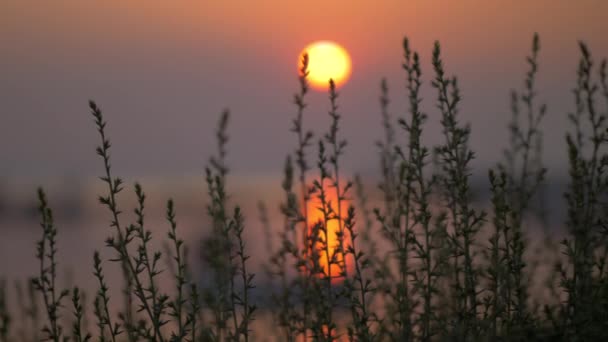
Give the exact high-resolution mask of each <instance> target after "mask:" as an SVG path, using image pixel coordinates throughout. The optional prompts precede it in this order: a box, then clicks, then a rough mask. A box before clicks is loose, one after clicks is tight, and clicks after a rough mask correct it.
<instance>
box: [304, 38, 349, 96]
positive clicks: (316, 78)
mask: <svg viewBox="0 0 608 342" xmlns="http://www.w3.org/2000/svg"><path fill="white" fill-rule="evenodd" d="M305 53H307V54H308V72H309V74H308V81H309V82H310V85H312V86H313V87H314V88H315V89H318V90H327V88H328V87H329V80H330V79H333V80H334V82H335V83H336V86H337V87H340V86H341V85H343V84H345V83H346V81H348V78H349V77H350V73H351V69H352V63H351V61H350V56H349V55H348V52H347V51H346V49H344V48H343V47H342V46H340V45H338V44H336V43H334V42H331V41H317V42H314V43H311V44H309V45H308V46H307V47H305V48H304V50H302V52H301V53H300V56H299V57H298V71H299V70H301V68H302V57H303V55H304V54H305Z"/></svg>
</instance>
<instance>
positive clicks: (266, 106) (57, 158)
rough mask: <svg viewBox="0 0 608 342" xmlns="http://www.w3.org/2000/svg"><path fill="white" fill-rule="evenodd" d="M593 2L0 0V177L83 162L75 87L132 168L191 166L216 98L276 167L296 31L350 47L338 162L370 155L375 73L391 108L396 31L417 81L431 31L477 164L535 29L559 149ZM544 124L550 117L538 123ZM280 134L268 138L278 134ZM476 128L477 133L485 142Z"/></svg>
mask: <svg viewBox="0 0 608 342" xmlns="http://www.w3.org/2000/svg"><path fill="white" fill-rule="evenodd" d="M606 13H608V2H606V1H601V0H597V1H577V2H574V1H378V2H370V1H327V0H323V1H317V0H314V1H279V0H276V1H270V0H267V1H200V0H192V1H186V0H180V1H167V0H146V1H143V0H141V1H137V0H129V1H118V0H110V1H99V0H98V1H78V0H72V1H67V0H61V1H60V0H54V1H39V0H4V1H2V2H1V3H0V23H2V24H1V25H0V49H1V51H2V57H1V58H0V75H2V76H1V77H0V112H1V116H0V118H1V119H0V156H2V159H3V163H2V166H0V177H2V176H5V177H6V176H8V177H12V176H19V175H21V176H23V175H30V176H33V177H39V176H41V175H47V176H48V175H56V176H61V175H65V174H74V175H94V174H96V172H97V171H98V167H99V165H98V163H97V160H96V159H95V155H94V150H93V149H94V146H95V144H96V141H97V140H96V139H97V137H96V136H95V131H94V127H93V125H92V122H91V119H90V117H89V116H88V112H87V107H86V101H87V100H88V99H89V98H93V99H96V100H97V101H98V102H99V104H100V105H101V106H102V108H103V109H105V110H106V116H107V118H108V120H109V121H110V134H111V136H112V138H113V141H114V145H115V146H116V150H115V151H114V155H115V157H116V161H115V164H116V165H119V167H120V170H122V171H123V172H126V173H129V174H132V175H149V174H159V175H182V174H197V173H199V172H200V171H201V169H202V165H203V164H204V162H205V161H206V158H207V156H208V155H209V153H210V152H211V148H212V139H213V137H212V132H213V129H214V125H215V121H216V118H217V115H218V113H219V112H220V111H221V110H222V109H223V108H224V107H229V108H231V110H232V111H233V119H234V120H233V121H232V126H231V132H232V134H231V135H232V137H233V138H234V139H233V141H232V142H231V148H230V151H231V153H232V154H231V157H230V158H231V163H232V165H233V166H234V167H233V170H234V171H235V172H237V173H253V174H268V173H279V172H280V169H281V165H282V161H283V159H284V156H285V154H286V153H288V152H289V151H291V150H292V148H293V146H294V144H295V141H294V140H293V137H292V136H291V135H290V133H289V132H288V128H289V125H290V121H291V118H292V117H293V115H294V113H295V109H294V108H293V106H292V105H291V104H290V102H291V97H292V95H293V93H294V92H295V91H296V88H297V79H296V70H295V60H296V58H297V55H298V53H299V51H300V50H301V49H302V48H303V47H304V46H305V45H306V44H308V43H309V42H311V41H314V40H319V39H330V40H334V41H337V42H339V43H341V44H342V45H343V46H345V47H346V48H347V49H348V50H349V51H350V54H351V56H352V58H353V74H352V78H351V80H350V82H349V84H347V85H346V86H345V87H344V88H343V89H342V90H341V92H342V97H341V98H340V101H341V102H340V103H341V109H342V114H343V117H344V121H343V129H344V130H343V132H344V134H345V136H346V137H347V138H348V139H349V140H350V143H351V148H350V150H349V151H348V152H347V156H346V160H345V161H346V163H347V165H349V169H351V170H352V172H355V171H361V172H372V171H375V170H376V165H377V161H376V156H375V155H374V154H373V152H374V146H373V142H374V141H375V140H376V139H377V138H378V137H379V136H380V132H381V131H380V128H381V124H380V119H379V114H378V112H379V111H378V104H377V102H378V101H377V97H378V83H379V80H380V79H381V77H387V79H388V81H389V85H390V86H391V94H392V97H393V107H392V112H393V114H395V115H403V114H404V113H405V108H406V107H405V96H404V89H403V83H404V75H403V72H402V70H401V69H400V62H401V58H402V51H401V45H400V44H401V40H402V38H403V36H404V35H408V36H409V37H410V39H411V41H412V43H413V47H414V49H417V50H419V51H420V53H421V56H422V58H423V61H424V63H423V76H424V79H425V80H427V81H428V80H429V79H430V78H431V76H432V74H431V70H430V61H429V58H430V52H431V49H432V44H433V41H434V40H435V39H439V40H440V41H441V43H442V46H443V50H444V60H445V63H446V67H447V70H448V72H449V73H454V74H457V75H458V77H459V79H460V81H461V85H462V88H463V89H462V90H463V96H464V100H463V104H462V105H463V107H462V117H463V119H464V120H467V121H470V122H471V124H472V125H473V136H472V143H473V148H474V149H475V150H476V151H477V152H478V156H479V163H481V164H483V165H492V164H493V163H494V162H496V161H498V159H499V158H500V155H499V153H500V150H501V148H502V146H503V145H504V143H506V141H507V130H506V128H505V126H506V123H507V121H508V119H509V107H508V92H509V90H510V89H511V88H521V85H522V84H523V77H524V73H525V71H526V69H525V67H526V66H525V62H524V58H525V56H526V54H527V53H528V51H529V48H530V42H531V38H532V34H533V33H534V32H539V33H540V36H541V44H542V50H541V55H540V68H541V69H540V74H539V86H540V87H541V89H540V91H541V93H540V98H541V99H543V100H545V101H546V102H547V103H548V106H549V114H548V115H550V117H549V119H548V121H547V122H546V126H545V128H546V135H547V139H548V146H558V148H555V149H550V150H548V151H547V160H548V161H549V162H550V163H552V164H561V163H562V161H565V151H564V149H563V148H562V146H563V136H564V132H565V127H566V126H565V122H566V120H565V117H566V113H567V112H568V111H569V110H571V109H572V108H573V105H572V97H571V95H570V89H571V88H572V87H573V85H574V83H573V80H574V77H575V69H576V65H577V59H578V51H577V40H578V39H584V40H585V41H586V42H587V43H588V44H589V46H590V47H591V50H592V52H593V54H594V56H595V57H596V58H595V59H596V60H599V59H600V57H601V56H608V36H606V32H608V21H606V20H605V19H606V17H605V14H606ZM423 96H424V98H425V100H426V102H425V103H424V111H425V112H427V114H429V116H430V121H429V124H428V131H427V135H426V137H427V142H428V143H429V144H433V143H436V142H438V141H439V140H438V139H439V134H438V133H439V127H438V117H437V113H436V110H435V106H434V104H433V102H432V101H433V100H434V98H435V94H434V92H433V91H432V90H431V89H430V88H429V87H425V89H424V94H423ZM325 97H326V96H325V94H322V93H314V94H312V95H311V96H310V98H309V102H310V103H311V105H310V107H309V112H308V113H307V118H306V123H307V125H308V126H309V127H310V128H312V129H315V131H316V132H317V133H319V135H320V133H321V132H323V131H325V130H326V128H325V127H326V124H327V122H328V119H327V117H326V109H327V101H326V99H325ZM549 127H551V128H550V129H549ZM278 142H280V143H278ZM488 142H490V143H488Z"/></svg>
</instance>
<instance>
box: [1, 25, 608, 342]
mask: <svg viewBox="0 0 608 342" xmlns="http://www.w3.org/2000/svg"><path fill="white" fill-rule="evenodd" d="M579 46H580V52H581V57H580V61H579V64H578V72H577V75H578V78H577V83H576V84H575V86H574V89H573V94H574V112H572V113H569V114H568V118H569V119H570V123H571V125H570V131H568V132H567V133H566V135H565V137H566V142H567V146H568V149H567V151H565V152H566V155H567V158H568V165H569V186H568V189H567V191H566V193H565V194H564V199H565V201H566V204H567V208H568V211H567V221H566V226H567V229H568V232H567V235H566V237H565V238H564V239H563V241H561V244H559V245H558V243H557V242H555V241H553V240H552V239H551V237H550V236H547V238H546V239H545V245H544V249H541V250H537V251H535V250H533V249H532V248H531V246H530V244H529V242H528V237H527V236H528V232H529V229H530V226H531V222H532V219H533V218H534V217H537V218H540V221H541V222H544V220H546V217H547V215H550V214H552V215H554V214H555V213H548V212H546V209H545V207H544V193H543V187H544V178H545V175H546V172H547V169H546V168H545V167H544V164H543V161H542V160H543V159H542V152H543V133H542V128H543V122H544V121H543V119H544V117H545V115H546V114H547V113H548V112H549V111H548V109H547V108H548V107H547V106H546V105H545V104H543V103H539V100H538V98H539V92H540V91H539V90H538V89H537V88H536V77H537V76H538V72H539V65H540V51H541V45H540V39H539V37H538V36H537V35H535V36H534V37H533V40H532V47H531V52H530V55H529V56H528V57H527V59H526V61H527V64H528V70H527V72H526V73H525V77H524V86H523V88H522V89H521V90H520V91H513V92H512V94H511V99H512V105H511V112H512V120H511V123H510V124H509V127H508V130H509V135H510V139H509V142H508V144H507V148H506V149H505V153H504V158H503V159H502V160H501V161H500V162H499V163H498V164H497V165H496V166H495V167H493V168H491V169H490V170H488V183H487V187H488V189H489V190H490V191H491V194H492V196H491V203H489V205H488V206H485V207H483V208H481V207H480V206H479V205H477V204H476V203H475V202H474V201H473V195H474V194H473V193H472V190H471V186H470V175H471V173H472V170H471V166H470V165H471V162H472V161H473V160H474V158H475V153H474V149H473V147H472V146H470V144H469V139H470V136H471V134H473V132H472V130H471V128H470V126H469V125H468V124H467V123H465V122H462V121H461V119H460V115H459V110H460V101H461V99H462V97H463V95H462V94H461V92H460V88H459V84H458V80H457V78H456V77H454V76H450V75H449V73H448V72H447V67H446V64H445V63H444V61H443V59H442V54H441V46H440V44H439V43H438V42H437V43H435V46H434V48H433V54H432V60H431V62H432V67H433V69H432V76H424V75H425V74H424V73H423V71H422V68H421V61H420V59H419V55H418V53H417V52H416V51H414V50H413V49H412V47H411V44H410V41H409V40H408V39H404V41H403V69H404V78H405V80H406V89H405V91H406V94H407V95H406V96H407V99H408V102H407V103H408V110H407V112H406V114H404V115H403V116H400V117H394V116H393V115H391V108H390V98H389V87H388V85H387V83H386V81H382V82H381V86H380V114H381V115H380V119H381V124H382V126H383V128H384V136H383V137H382V139H380V140H379V142H378V144H377V145H378V155H377V157H378V161H379V164H380V171H381V173H380V174H381V178H380V180H379V182H378V183H379V185H378V188H379V190H380V192H381V193H382V201H381V202H380V203H379V204H378V207H376V208H371V207H370V202H369V200H368V194H367V189H365V187H364V182H363V181H362V180H361V178H360V177H355V178H354V179H346V178H344V173H343V170H342V168H341V159H342V157H343V156H344V154H345V153H346V151H347V142H346V140H344V139H343V138H342V137H341V135H340V133H341V131H340V123H341V113H340V107H339V100H340V97H339V94H338V92H337V90H336V87H335V85H334V83H333V81H331V80H330V82H329V87H328V89H329V92H328V97H329V105H328V107H329V110H328V115H329V118H330V122H331V124H330V126H329V128H328V131H327V132H325V133H324V134H321V135H319V136H317V135H316V134H315V133H314V132H312V131H308V130H306V129H305V121H304V118H305V114H306V108H307V105H306V95H307V93H308V89H309V88H308V82H307V76H308V57H307V56H304V57H303V60H302V63H301V65H302V69H301V70H300V75H299V90H298V92H297V93H296V95H295V96H294V104H295V109H296V115H295V118H294V120H293V126H292V127H291V131H292V132H293V133H294V138H295V139H294V140H295V142H294V152H293V154H290V155H288V156H286V159H285V166H284V179H283V182H282V190H283V192H284V201H283V203H281V214H282V216H283V223H284V224H283V226H282V227H281V228H279V229H276V230H273V229H272V228H271V227H270V220H269V218H268V214H267V210H266V207H265V206H264V205H260V217H261V221H262V225H263V226H264V227H265V230H264V231H265V232H266V234H267V235H270V234H277V235H278V240H277V241H278V242H279V244H278V245H276V244H275V243H273V241H274V239H273V238H272V237H270V236H266V241H267V244H266V246H267V249H268V250H269V251H270V253H269V255H270V256H269V258H268V260H256V261H253V262H257V263H264V265H265V270H266V272H265V273H266V275H267V278H268V279H269V280H270V281H271V282H272V284H273V286H272V287H271V289H272V294H271V296H270V297H271V299H270V300H271V303H270V304H267V303H266V304H265V303H261V302H259V296H254V293H255V288H256V282H257V280H258V278H257V275H256V274H254V273H251V271H250V269H252V267H251V263H252V260H251V259H250V257H249V254H248V249H249V247H250V246H249V245H250V244H251V243H252V242H251V241H246V239H245V235H244V232H245V231H246V230H247V229H250V228H249V227H250V224H249V223H248V222H247V221H246V220H245V218H244V216H243V213H242V211H241V209H240V207H239V206H238V204H237V203H236V200H235V199H233V198H232V197H231V196H230V195H229V194H230V192H229V186H228V185H229V180H230V177H229V176H230V174H229V167H228V162H227V144H228V142H229V135H228V123H229V117H230V115H229V111H227V110H226V111H224V112H223V113H222V114H221V116H220V120H219V124H218V128H217V131H216V140H217V151H216V153H215V155H214V156H213V157H211V158H210V159H209V162H208V164H207V167H206V169H205V180H206V184H207V192H208V204H207V214H208V216H209V219H210V220H209V222H210V223H209V225H210V227H209V230H210V231H211V232H212V234H211V235H210V236H209V237H208V238H206V239H205V240H204V241H203V242H202V244H201V262H202V263H203V264H204V265H206V269H207V270H208V272H207V273H205V274H204V275H203V277H204V278H205V279H206V281H204V282H202V283H201V282H199V281H197V280H196V279H197V278H196V277H195V274H194V272H193V271H192V265H189V264H188V263H187V260H188V257H187V256H188V254H187V249H186V245H185V244H184V241H183V240H182V239H181V238H180V230H179V225H178V221H177V217H178V214H177V211H178V208H176V206H175V203H174V202H173V200H171V199H169V200H168V201H167V204H166V212H165V217H166V221H167V226H168V229H167V235H166V238H165V241H166V243H167V244H166V248H165V251H164V254H165V256H166V257H165V258H164V259H163V252H161V251H159V250H155V249H154V248H153V247H152V244H151V240H152V239H153V236H152V233H151V232H150V230H149V228H148V226H147V222H146V194H145V192H144V189H143V187H142V186H141V185H140V184H138V183H135V184H134V185H133V192H134V194H135V196H136V199H137V201H136V202H137V203H136V207H135V208H134V210H133V213H134V217H135V222H134V223H130V224H128V223H125V222H126V219H124V218H123V215H122V214H123V210H125V209H124V208H121V207H119V204H118V203H119V202H118V198H119V196H120V195H121V193H122V192H123V191H124V190H125V187H124V183H123V181H122V180H121V178H120V177H117V176H116V175H115V174H114V173H113V170H112V167H111V165H112V164H111V157H110V150H111V143H110V139H109V138H108V136H107V134H106V125H107V123H106V121H105V119H104V116H103V112H102V110H101V109H100V107H99V106H97V104H96V103H95V102H93V101H91V102H90V104H89V107H90V111H91V115H92V117H93V119H94V123H95V127H96V129H97V132H98V134H99V137H100V143H99V146H98V147H97V154H98V156H99V157H100V159H101V161H102V176H101V177H100V180H101V182H102V183H103V184H104V185H105V187H106V190H105V191H106V192H105V193H104V194H101V195H100V196H99V203H100V204H101V205H102V206H104V207H105V208H106V209H107V215H108V217H109V218H110V223H109V228H110V229H109V230H108V234H109V235H108V237H107V239H106V240H105V248H106V249H108V250H109V251H110V252H111V254H112V257H111V258H110V259H109V260H105V259H102V257H101V255H102V254H100V253H99V252H98V251H91V256H92V258H93V260H92V261H93V268H92V273H93V276H94V277H95V278H96V280H97V288H96V289H85V288H79V287H73V288H70V289H68V288H65V289H64V288H60V286H59V283H60V282H59V281H58V280H57V270H58V268H59V267H60V264H59V263H60V260H57V239H60V238H61V231H60V230H59V229H58V227H56V226H55V223H54V220H53V211H52V209H51V208H52V205H51V204H50V203H49V201H48V199H47V197H46V195H45V192H44V190H42V189H39V191H38V202H39V215H40V220H41V222H40V226H41V228H42V229H41V233H40V236H41V237H40V240H39V241H38V242H37V253H36V257H37V259H38V262H39V272H38V274H36V275H33V277H32V280H31V281H30V282H29V283H28V284H29V286H28V287H27V289H25V288H23V287H22V286H19V287H18V289H17V290H18V291H17V294H18V296H17V297H16V298H17V300H16V303H14V304H15V307H14V308H13V307H10V305H9V304H11V303H10V302H11V300H9V299H10V298H9V296H8V295H7V293H8V291H7V286H6V282H5V281H2V282H0V341H5V342H6V341H15V340H20V341H38V340H48V341H54V342H59V341H78V342H81V341H93V340H96V341H112V342H116V341H158V342H165V341H172V342H173V341H192V342H194V341H250V340H264V339H265V335H266V334H267V333H268V332H267V331H260V330H258V328H256V324H257V323H258V322H259V321H260V320H268V319H271V320H272V321H273V322H272V323H273V326H274V331H273V332H272V333H273V334H274V335H275V336H276V339H277V340H281V341H297V340H302V339H303V338H304V337H305V338H306V340H314V341H334V340H352V341H448V340H449V341H498V340H501V341H520V340H522V341H523V340H547V341H560V340H563V341H594V340H605V339H608V331H606V329H605V327H606V326H608V220H607V219H608V217H607V216H606V213H607V212H608V211H606V209H608V201H607V200H608V197H607V194H608V174H607V172H606V168H607V167H608V154H606V152H607V150H606V144H607V143H608V130H607V128H608V127H607V125H606V116H607V115H608V106H607V105H608V76H607V74H608V71H607V62H606V60H605V59H604V60H602V61H601V62H600V63H599V65H596V63H595V61H594V59H593V58H592V55H591V52H590V50H589V48H588V47H587V46H586V45H585V44H584V43H582V42H581V43H580V44H579ZM425 79H430V80H431V84H432V86H433V89H434V91H435V96H436V107H437V108H436V111H437V113H438V114H439V115H440V117H441V125H442V132H441V133H442V135H443V142H442V143H441V144H440V145H438V146H427V145H425V143H424V141H423V140H422V132H423V131H424V129H425V128H424V127H425V122H426V119H427V114H426V111H430V110H433V109H430V108H422V107H423V106H422V100H421V98H422V94H421V91H420V89H421V85H422V84H423V83H424V82H425ZM551 114H552V115H560V113H559V112H558V111H556V110H554V111H553V112H552V113H551ZM400 136H402V137H404V138H405V141H406V143H405V144H403V145H400V144H398V143H397V141H398V140H399V139H397V137H400ZM311 156H314V158H313V157H311ZM312 160H314V161H312ZM313 165H314V166H313ZM154 239H158V237H154ZM547 260H548V261H547ZM541 263H550V264H549V265H548V269H550V271H549V272H548V273H549V274H547V280H546V281H545V282H543V283H542V284H543V286H544V288H542V289H541V290H540V291H539V290H538V289H536V288H535V287H534V286H535V284H537V283H539V281H536V282H535V281H534V279H533V275H534V274H535V272H536V270H537V267H538V265H539V264H541ZM107 267H113V268H117V269H120V270H121V272H122V273H121V274H122V276H123V281H122V283H121V284H116V283H108V282H107V281H106V277H105V275H104V274H105V271H104V269H105V268H107ZM162 270H168V272H164V273H163V272H162ZM161 277H168V278H170V279H172V281H173V286H172V287H171V289H162V288H161V286H159V282H160V280H159V279H161ZM111 289H119V290H121V292H120V293H121V294H122V298H113V297H111V295H110V293H114V292H112V291H111ZM540 292H545V293H549V294H551V296H552V298H550V299H546V298H543V297H542V296H541V294H540ZM70 299H71V304H70ZM258 307H261V308H262V309H258ZM91 315H92V317H93V320H92V321H94V322H95V328H94V329H89V325H88V324H87V322H89V320H91V318H90V316H91ZM261 317H262V318H261ZM268 317H271V318H268ZM17 322H20V323H17Z"/></svg>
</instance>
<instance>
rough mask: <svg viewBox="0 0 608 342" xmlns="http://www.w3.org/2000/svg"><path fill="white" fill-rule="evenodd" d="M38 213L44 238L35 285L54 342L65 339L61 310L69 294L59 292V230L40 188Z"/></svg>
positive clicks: (39, 253)
mask: <svg viewBox="0 0 608 342" xmlns="http://www.w3.org/2000/svg"><path fill="white" fill-rule="evenodd" d="M38 202H39V207H38V212H39V213H40V216H41V222H40V226H41V227H42V238H41V239H40V241H38V248H37V254H36V257H37V258H38V260H39V265H40V267H39V275H38V277H37V278H34V279H33V280H32V281H33V285H34V287H35V288H36V290H38V291H39V292H40V294H41V295H42V299H43V301H44V307H45V310H46V314H47V319H48V324H49V325H45V326H44V327H43V329H42V331H43V333H44V334H46V338H47V339H48V340H51V341H53V342H59V341H62V339H63V329H62V327H61V325H60V323H59V318H60V316H59V308H60V307H61V301H62V299H63V298H64V297H66V296H67V295H68V294H69V291H68V290H62V291H61V292H59V293H58V292H57V286H56V280H57V261H56V255H57V241H56V237H57V228H55V225H54V222H53V212H52V210H51V208H49V206H48V202H47V199H46V194H45V193H44V190H42V188H38Z"/></svg>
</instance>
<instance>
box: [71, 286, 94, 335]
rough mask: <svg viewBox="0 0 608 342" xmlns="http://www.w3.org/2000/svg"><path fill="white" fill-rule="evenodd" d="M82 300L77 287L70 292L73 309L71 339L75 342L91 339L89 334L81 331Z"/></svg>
mask: <svg viewBox="0 0 608 342" xmlns="http://www.w3.org/2000/svg"><path fill="white" fill-rule="evenodd" d="M81 301H82V299H81V296H80V290H79V289H78V287H74V289H73V290H72V305H73V307H74V318H75V320H74V323H73V325H72V339H73V340H74V341H75V342H86V341H89V340H90V339H91V334H89V333H87V332H85V331H83V327H82V320H83V316H84V309H83V307H82V302H81Z"/></svg>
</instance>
